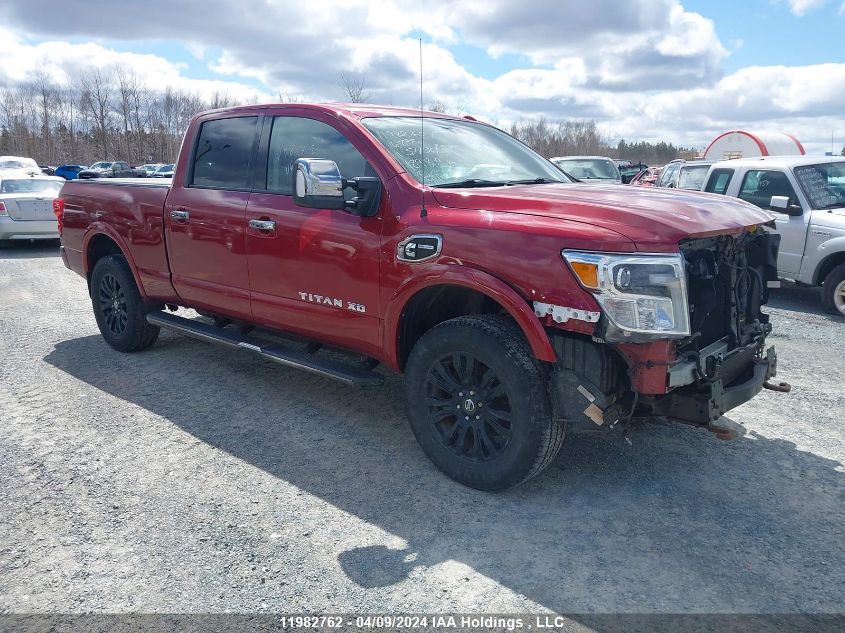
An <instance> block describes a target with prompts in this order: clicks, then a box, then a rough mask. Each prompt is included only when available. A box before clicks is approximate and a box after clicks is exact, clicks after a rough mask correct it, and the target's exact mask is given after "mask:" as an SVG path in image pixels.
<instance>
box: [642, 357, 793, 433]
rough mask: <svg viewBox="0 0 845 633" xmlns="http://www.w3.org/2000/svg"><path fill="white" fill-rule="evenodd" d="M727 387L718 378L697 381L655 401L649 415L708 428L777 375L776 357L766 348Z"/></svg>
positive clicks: (751, 396)
mask: <svg viewBox="0 0 845 633" xmlns="http://www.w3.org/2000/svg"><path fill="white" fill-rule="evenodd" d="M744 365H745V366H744V367H742V368H741V371H740V372H739V373H738V376H737V377H736V378H733V379H732V380H731V382H730V383H729V384H725V379H723V378H720V379H718V380H715V381H713V382H704V381H698V382H696V383H694V384H691V385H687V386H684V387H679V388H677V389H674V390H673V391H670V392H669V393H667V394H666V395H665V396H660V397H659V398H655V400H654V401H653V402H652V403H651V413H652V414H654V415H662V416H666V417H667V418H672V419H676V420H680V421H683V422H688V423H692V424H700V425H707V424H709V423H710V422H714V421H715V420H718V419H719V418H720V417H721V416H723V415H724V414H725V413H726V412H728V411H730V410H731V409H733V408H735V407H738V406H739V405H741V404H743V403H745V402H748V401H749V400H751V398H753V397H754V396H756V395H757V394H758V393H760V391H762V389H763V385H764V383H765V382H766V381H768V380H769V378H771V377H772V376H774V375H775V374H776V373H777V354H776V353H775V348H774V347H769V348H768V349H767V350H766V353H765V355H764V356H763V357H762V358H757V357H756V356H752V357H751V359H750V360H749V361H748V363H747V364H744Z"/></svg>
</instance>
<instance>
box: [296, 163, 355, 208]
mask: <svg viewBox="0 0 845 633" xmlns="http://www.w3.org/2000/svg"><path fill="white" fill-rule="evenodd" d="M293 178H294V180H293V201H294V202H295V203H296V204H298V205H299V206H302V207H311V208H317V209H344V208H345V207H346V202H345V201H344V199H343V178H342V177H341V175H340V170H339V169H338V168H337V163H335V162H334V161H333V160H327V159H325V158H298V159H297V160H296V161H295V162H294V177H293Z"/></svg>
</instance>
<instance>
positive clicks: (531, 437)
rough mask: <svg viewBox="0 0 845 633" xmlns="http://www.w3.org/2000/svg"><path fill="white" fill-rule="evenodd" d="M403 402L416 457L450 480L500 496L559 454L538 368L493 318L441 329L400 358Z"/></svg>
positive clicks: (515, 335)
mask: <svg viewBox="0 0 845 633" xmlns="http://www.w3.org/2000/svg"><path fill="white" fill-rule="evenodd" d="M405 385H406V402H407V407H408V418H409V420H410V422H411V428H412V430H413V432H414V435H415V436H416V438H417V441H418V442H419V443H420V446H421V447H422V449H423V451H425V453H426V455H428V457H429V459H431V461H433V462H434V464H435V465H436V466H437V467H438V468H439V469H440V470H442V471H443V472H444V473H445V474H447V475H448V476H449V477H451V478H452V479H454V480H456V481H458V482H460V483H462V484H464V485H466V486H469V487H471V488H477V489H479V490H491V491H492V490H503V489H505V488H509V487H511V486H514V485H516V484H519V483H521V482H523V481H526V480H528V479H530V478H532V477H534V476H535V475H537V474H539V473H540V472H541V471H542V470H543V469H544V468H545V467H546V466H548V465H549V464H550V463H551V462H552V460H553V459H554V457H555V455H557V453H558V451H559V450H560V445H561V442H562V441H563V434H564V428H563V425H562V424H561V423H560V422H559V421H557V420H555V419H553V416H552V410H551V404H550V402H549V393H548V386H547V385H548V378H547V372H546V370H545V368H544V367H543V366H542V365H541V364H540V362H539V361H538V360H537V359H536V358H535V357H534V355H533V354H532V353H531V349H530V348H529V347H528V344H527V343H526V341H525V339H524V338H523V336H522V333H521V331H520V330H519V328H518V327H517V326H516V325H515V324H514V323H513V322H512V321H510V320H509V319H507V318H505V317H500V316H495V315H471V316H463V317H458V318H456V319H451V320H449V321H445V322H444V323H441V324H439V325H437V326H435V327H434V328H432V329H431V330H429V331H428V332H426V333H425V334H424V335H423V336H422V337H421V338H420V340H419V341H417V343H416V345H415V346H414V349H413V350H412V351H411V355H410V357H409V359H408V363H407V367H406V374H405Z"/></svg>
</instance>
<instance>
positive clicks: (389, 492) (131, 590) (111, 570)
mask: <svg viewBox="0 0 845 633" xmlns="http://www.w3.org/2000/svg"><path fill="white" fill-rule="evenodd" d="M769 311H770V312H771V314H772V318H773V322H774V326H775V332H774V334H773V336H772V339H771V340H772V342H773V343H775V344H776V345H777V348H778V353H779V356H780V358H779V369H780V373H779V378H780V379H782V380H786V381H788V382H790V383H792V385H793V391H792V393H790V394H780V393H774V392H769V391H764V392H763V393H762V394H761V395H760V396H758V397H757V398H755V399H754V400H753V401H752V402H750V403H748V404H746V405H744V406H742V407H740V408H738V409H736V410H734V411H732V412H731V413H730V419H731V420H732V421H733V422H736V423H738V424H740V425H742V427H744V429H745V434H744V435H743V436H741V437H739V438H738V439H736V440H733V441H729V442H725V441H720V440H718V439H716V438H715V437H714V436H713V435H712V434H709V433H707V432H705V431H701V430H696V429H692V428H686V427H680V426H656V425H655V426H647V427H644V428H643V429H642V430H640V431H639V432H635V433H634V434H633V437H632V441H633V446H628V445H627V444H626V443H625V442H624V441H623V440H622V439H621V438H620V437H616V436H612V437H593V436H591V437H585V436H579V437H568V438H567V440H566V441H565V443H564V447H563V450H562V451H561V453H560V456H559V457H558V459H557V461H556V463H555V464H554V465H553V466H552V467H551V468H549V470H547V471H546V472H545V473H544V474H543V475H541V476H540V477H538V478H537V479H535V480H533V481H531V482H529V483H528V484H526V485H523V486H522V487H519V488H517V489H515V490H511V491H508V492H506V493H503V494H485V493H481V492H476V491H473V490H469V489H466V488H463V487H461V486H459V485H457V484H455V483H453V482H452V481H450V480H448V479H446V478H445V477H444V476H442V475H441V474H439V473H438V471H436V470H435V468H434V467H433V466H432V465H431V464H430V463H429V461H428V460H427V459H426V457H425V456H424V455H423V454H422V452H421V451H420V449H419V448H418V447H417V444H416V442H415V441H414V438H413V436H412V434H411V431H410V429H409V427H408V424H407V421H406V419H405V415H404V413H403V399H402V389H401V382H400V380H399V379H398V378H396V377H390V378H389V379H388V380H387V382H386V384H385V385H384V386H383V387H379V388H372V389H360V390H354V389H352V388H347V387H345V386H342V385H339V384H336V383H334V382H330V381H328V380H324V379H321V378H318V377H314V376H310V375H307V374H304V373H301V372H297V371H295V370H290V369H287V368H283V367H280V366H277V365H274V364H271V363H266V362H263V361H259V362H256V360H255V359H254V358H253V357H252V356H249V355H246V354H244V355H241V354H237V353H231V352H229V351H227V350H223V349H221V348H218V347H214V346H212V345H209V344H205V343H202V342H198V341H195V340H190V339H187V338H184V337H181V336H178V335H174V334H169V333H167V332H163V333H162V336H161V338H160V339H159V342H158V343H157V344H156V345H155V346H154V347H153V348H152V349H150V350H149V351H146V352H143V353H139V354H135V355H124V354H119V353H117V352H115V351H113V350H111V349H110V348H109V347H108V346H107V345H106V344H105V342H104V341H103V340H102V339H101V338H100V336H99V334H98V332H97V328H96V325H95V322H94V317H93V315H92V314H91V309H90V305H89V303H88V299H87V297H86V291H85V285H84V282H83V280H82V279H81V278H79V277H77V276H76V275H74V274H73V273H71V272H70V271H68V270H66V269H65V268H64V267H63V266H62V263H61V260H60V258H59V257H58V256H57V255H56V248H55V245H50V246H49V247H45V246H31V245H19V246H7V247H5V248H3V249H2V250H0V416H2V433H1V434H0V464H2V468H0V491H2V494H1V495H0V519H2V521H0V613H11V612H35V613H48V612H87V611H101V612H130V611H131V612H135V611H141V612H193V613H198V612H224V611H235V612H258V611H270V612H299V611H312V612H320V611H332V612H338V611H345V612H365V611H369V612H397V611H398V612H467V611H471V612H542V611H547V610H552V611H557V612H568V613H588V612H636V613H655V612H657V613H672V612H703V613H733V612H742V613H786V612H816V613H841V612H843V611H845V552H844V551H845V527H843V526H845V521H844V520H843V519H845V495H844V494H843V491H844V490H845V486H843V483H845V469H843V461H845V442H843V437H844V436H845V434H843V427H842V412H843V403H845V397H843V385H845V359H843V350H845V320H843V319H837V318H834V317H830V316H827V315H825V314H823V313H822V312H821V310H820V309H819V307H818V303H817V297H816V296H815V293H813V292H812V291H807V290H802V289H798V288H785V289H783V290H781V291H777V294H776V295H775V296H774V298H773V301H772V304H771V309H770V310H769Z"/></svg>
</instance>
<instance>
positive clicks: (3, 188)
mask: <svg viewBox="0 0 845 633" xmlns="http://www.w3.org/2000/svg"><path fill="white" fill-rule="evenodd" d="M62 184H63V183H61V182H59V181H57V180H39V179H38V178H16V179H12V180H3V181H2V182H0V193H41V194H44V195H47V196H57V195H59V191H60V190H61V188H62Z"/></svg>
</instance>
